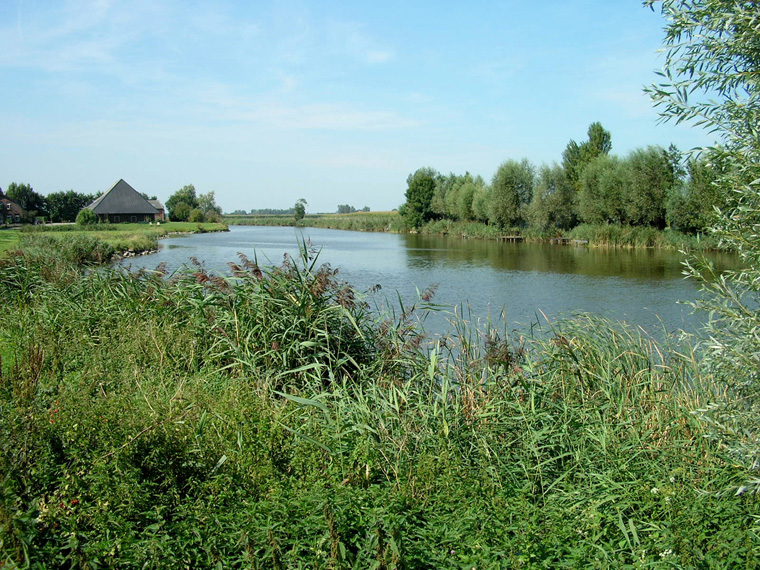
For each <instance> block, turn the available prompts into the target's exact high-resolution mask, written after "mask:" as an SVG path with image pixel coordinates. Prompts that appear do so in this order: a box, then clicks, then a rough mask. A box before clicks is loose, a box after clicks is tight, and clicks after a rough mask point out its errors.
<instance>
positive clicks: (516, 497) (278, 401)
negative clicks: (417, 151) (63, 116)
mask: <svg viewBox="0 0 760 570" xmlns="http://www.w3.org/2000/svg"><path fill="white" fill-rule="evenodd" d="M78 268H79V267H78V266H76V265H69V266H68V267H67V268H64V267H63V265H61V266H56V270H60V271H61V272H63V271H64V269H65V277H66V278H62V277H61V275H63V273H62V274H61V275H58V276H56V275H54V274H53V272H52V271H43V268H42V267H41V264H40V263H38V261H37V258H35V257H34V256H33V255H31V254H29V255H19V256H17V257H16V258H14V259H11V260H7V261H5V262H3V264H2V266H0V297H1V298H2V299H3V300H4V302H7V303H6V305H5V306H6V307H7V309H6V311H7V312H6V317H5V318H4V319H3V320H2V322H1V323H0V342H1V343H2V344H1V346H2V347H3V352H2V353H0V354H2V357H3V363H2V367H1V368H0V370H2V374H1V375H0V473H2V479H1V484H0V485H1V486H0V490H1V491H0V553H2V556H3V558H2V560H3V561H4V563H5V565H6V566H8V567H14V566H15V565H18V566H22V567H23V566H29V567H40V568H42V567H85V566H87V567H108V566H112V567H119V568H130V567H135V568H137V567H140V568H177V567H192V568H212V567H214V568H215V567H224V568H227V567H232V568H237V567H240V568H307V567H308V568H472V567H476V568H557V567H575V568H587V567H596V568H605V567H606V568H626V567H628V568H674V567H684V568H686V567H689V568H691V567H694V568H736V567H750V568H751V567H756V566H757V565H758V561H760V556H759V554H760V550H759V549H760V543H759V542H758V538H757V536H758V525H757V516H758V515H760V510H759V507H760V504H759V503H758V498H757V497H755V496H753V495H743V496H723V495H721V493H722V492H723V491H724V490H725V489H728V488H730V487H731V485H733V484H735V483H736V482H738V481H741V480H743V477H744V476H745V475H746V474H745V473H743V472H742V470H741V469H740V468H738V467H736V466H734V465H733V463H732V462H731V461H730V457H728V456H727V455H726V454H725V453H724V451H723V450H722V449H721V448H720V447H718V446H717V445H716V444H715V443H714V442H712V441H711V440H709V439H706V438H705V437H703V434H704V432H703V429H702V426H701V425H700V424H699V423H698V422H697V421H696V420H695V417H694V416H693V415H692V414H691V411H692V410H694V409H696V408H698V407H700V406H703V405H705V404H706V403H708V402H709V401H711V400H712V399H714V398H715V397H716V396H717V395H719V388H718V387H717V386H715V385H714V384H712V382H711V379H710V378H709V377H703V376H702V374H701V372H700V367H699V360H698V357H697V356H696V355H694V354H693V353H692V352H691V350H690V348H689V346H690V345H683V346H680V345H677V344H673V346H664V347H663V346H660V345H658V344H656V343H655V342H653V341H652V340H651V339H649V338H647V337H646V336H645V335H644V334H643V333H642V332H641V331H638V330H636V329H633V328H630V327H626V326H624V325H621V324H618V323H612V322H609V321H605V320H602V319H599V318H595V317H592V316H585V317H578V318H575V319H572V320H568V321H564V322H559V323H554V324H552V325H548V324H546V323H543V324H542V327H545V328H546V330H545V331H544V333H545V334H541V335H537V336H536V337H532V336H530V335H527V336H523V337H521V336H510V335H508V334H506V333H505V331H503V330H499V329H497V328H496V327H494V326H491V325H490V324H485V325H483V326H478V325H476V324H473V323H472V322H470V321H469V320H467V319H465V318H464V317H462V316H457V317H455V318H454V320H453V321H452V329H451V332H450V334H449V335H447V336H445V337H443V338H439V339H438V340H437V341H435V342H432V341H426V340H425V333H424V330H421V329H420V328H418V327H417V326H416V325H415V324H414V323H415V322H417V319H415V318H414V317H415V311H418V310H419V306H423V305H425V300H424V299H423V300H421V302H420V304H419V306H411V307H404V308H400V309H399V311H398V312H397V313H396V314H395V315H394V314H381V315H377V314H375V313H373V312H370V311H368V310H367V306H366V304H365V302H367V301H369V300H368V299H366V300H365V299H361V298H360V296H359V295H358V294H357V293H356V292H355V291H353V289H351V288H350V287H349V286H348V285H346V284H345V283H342V282H341V281H340V280H339V278H338V274H337V272H336V271H335V270H334V269H333V268H330V267H327V266H321V265H319V264H318V261H317V259H315V258H314V256H313V255H311V254H310V253H309V252H308V251H306V250H305V248H304V251H303V252H302V257H301V258H300V259H291V260H287V261H286V262H285V263H284V264H283V265H282V266H281V267H276V268H263V267H260V266H259V265H258V263H257V262H256V260H255V259H252V260H251V259H246V258H241V259H240V260H238V261H237V262H234V263H232V264H231V276H230V277H229V278H223V277H219V276H214V275H210V274H208V273H206V272H205V271H204V270H203V269H202V267H200V266H193V267H190V268H189V269H187V270H183V271H182V272H180V273H177V274H174V275H165V273H164V272H163V270H162V269H161V268H160V267H159V268H157V270H156V271H142V272H138V273H129V272H126V271H124V270H102V271H89V272H85V273H81V271H79V272H78V273H76V278H72V272H73V271H75V270H77V269H78Z"/></svg>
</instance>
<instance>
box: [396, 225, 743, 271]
mask: <svg viewBox="0 0 760 570" xmlns="http://www.w3.org/2000/svg"><path fill="white" fill-rule="evenodd" d="M404 238H405V244H406V255H407V264H408V266H409V267H414V268H422V267H433V266H436V265H443V266H454V267H458V266H464V267H463V268H464V269H466V268H467V267H480V266H482V267H490V268H493V269H497V270H502V271H539V272H549V273H566V274H577V275H588V276H593V277H623V278H628V279H680V278H681V277H682V273H683V265H682V262H683V255H682V254H681V253H680V252H677V251H671V250H659V249H615V248H589V247H576V246H571V245H552V244H545V243H530V242H527V243H526V242H523V243H510V242H500V241H496V240H475V239H462V238H453V237H444V236H428V235H414V234H410V235H405V236H404ZM708 258H709V259H711V260H712V261H713V262H714V263H715V264H716V267H718V268H719V269H725V268H728V267H731V266H732V264H733V261H732V260H733V257H732V256H731V255H730V254H725V253H711V254H708Z"/></svg>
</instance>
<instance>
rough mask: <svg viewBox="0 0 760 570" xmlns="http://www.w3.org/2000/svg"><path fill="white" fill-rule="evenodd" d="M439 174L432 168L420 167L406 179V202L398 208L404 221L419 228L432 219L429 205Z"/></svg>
mask: <svg viewBox="0 0 760 570" xmlns="http://www.w3.org/2000/svg"><path fill="white" fill-rule="evenodd" d="M439 177H440V174H439V173H438V172H437V171H435V170H433V169H432V168H428V167H426V168H420V169H418V170H416V171H415V172H414V173H412V174H410V175H409V176H408V177H407V179H406V186H407V188H406V194H405V196H406V202H405V203H404V205H403V207H402V208H401V209H400V210H399V212H400V213H401V215H402V216H403V217H404V220H405V221H406V223H407V224H408V225H409V226H411V227H413V228H419V227H422V225H423V224H424V223H425V222H428V221H430V220H431V219H433V216H434V215H435V213H434V212H433V209H432V207H431V202H432V200H433V194H434V193H435V187H436V181H437V180H438V179H439Z"/></svg>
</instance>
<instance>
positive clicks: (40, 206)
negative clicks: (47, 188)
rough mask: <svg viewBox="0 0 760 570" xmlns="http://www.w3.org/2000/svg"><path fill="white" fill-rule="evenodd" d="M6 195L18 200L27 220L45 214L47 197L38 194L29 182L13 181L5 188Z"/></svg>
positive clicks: (17, 202) (15, 200)
mask: <svg viewBox="0 0 760 570" xmlns="http://www.w3.org/2000/svg"><path fill="white" fill-rule="evenodd" d="M5 195H6V196H7V197H8V198H10V199H11V200H13V201H14V202H16V204H18V205H19V206H21V209H22V210H24V212H25V213H26V218H27V220H34V218H35V217H37V216H44V215H45V214H46V213H47V212H46V209H45V199H44V198H43V197H42V196H40V195H39V194H37V192H35V191H34V190H33V189H32V187H31V186H30V185H29V184H19V183H16V182H11V183H10V184H8V188H7V189H6V190H5Z"/></svg>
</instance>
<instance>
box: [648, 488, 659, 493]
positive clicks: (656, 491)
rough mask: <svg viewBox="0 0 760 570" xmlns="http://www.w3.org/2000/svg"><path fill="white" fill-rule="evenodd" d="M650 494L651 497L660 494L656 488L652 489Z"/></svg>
mask: <svg viewBox="0 0 760 570" xmlns="http://www.w3.org/2000/svg"><path fill="white" fill-rule="evenodd" d="M650 492H651V493H652V494H653V495H656V494H657V493H659V492H660V489H658V488H657V487H652V490H651V491H650Z"/></svg>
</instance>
